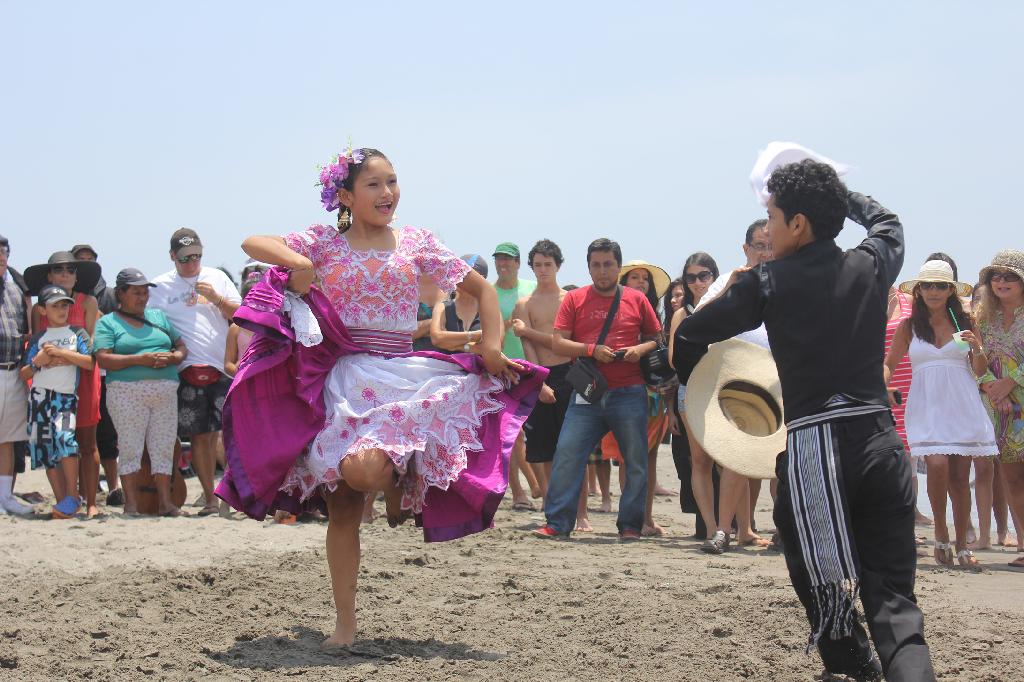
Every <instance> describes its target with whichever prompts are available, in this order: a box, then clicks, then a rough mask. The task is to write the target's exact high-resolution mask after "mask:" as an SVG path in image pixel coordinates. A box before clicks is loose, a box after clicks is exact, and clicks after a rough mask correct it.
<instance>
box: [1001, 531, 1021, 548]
mask: <svg viewBox="0 0 1024 682" xmlns="http://www.w3.org/2000/svg"><path fill="white" fill-rule="evenodd" d="M996 544H997V545H999V546H1000V547H1016V546H1017V538H1015V537H1014V536H1012V535H1009V534H1007V533H1002V534H997V535H996Z"/></svg>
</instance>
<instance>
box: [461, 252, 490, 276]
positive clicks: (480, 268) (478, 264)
mask: <svg viewBox="0 0 1024 682" xmlns="http://www.w3.org/2000/svg"><path fill="white" fill-rule="evenodd" d="M462 260H464V261H466V264H467V265H468V266H469V267H471V268H473V269H474V270H476V271H477V272H479V273H480V276H481V277H483V278H484V279H487V272H488V269H487V261H486V260H484V257H483V256H481V255H479V254H476V253H467V254H466V255H465V256H463V257H462Z"/></svg>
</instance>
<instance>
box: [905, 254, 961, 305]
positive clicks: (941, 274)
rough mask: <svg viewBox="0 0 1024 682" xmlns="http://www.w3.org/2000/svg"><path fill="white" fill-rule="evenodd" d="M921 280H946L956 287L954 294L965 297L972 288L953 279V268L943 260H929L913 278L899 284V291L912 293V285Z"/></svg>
mask: <svg viewBox="0 0 1024 682" xmlns="http://www.w3.org/2000/svg"><path fill="white" fill-rule="evenodd" d="M921 282H947V283H949V284H952V285H953V288H955V289H956V295H957V296H959V297H960V298H965V297H967V296H970V295H971V291H972V290H973V289H974V287H972V286H971V285H970V284H966V283H964V282H957V281H956V280H955V279H953V268H952V267H950V265H949V263H947V262H946V261H944V260H930V261H928V262H926V263H925V264H924V265H922V266H921V270H920V272H918V273H917V277H915V278H914V279H908V280H907V281H906V282H903V283H902V284H900V291H902V292H903V293H905V294H912V293H914V287H915V286H917V285H918V284H920V283H921Z"/></svg>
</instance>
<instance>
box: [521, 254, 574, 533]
mask: <svg viewBox="0 0 1024 682" xmlns="http://www.w3.org/2000/svg"><path fill="white" fill-rule="evenodd" d="M528 262H529V265H530V268H531V269H532V270H533V274H534V275H535V276H536V277H537V288H536V289H535V290H534V291H533V292H532V293H530V294H528V295H527V296H523V297H522V298H520V299H519V301H517V302H516V307H515V309H514V310H513V312H512V319H511V326H512V332H513V333H514V334H515V335H516V336H517V337H519V339H520V340H521V341H522V343H523V352H524V354H525V355H526V359H527V360H529V361H530V362H533V363H535V364H538V365H543V366H544V367H547V368H548V369H549V370H550V374H549V375H548V379H547V382H546V383H545V384H544V387H543V388H542V389H541V394H540V401H541V403H540V404H539V405H537V407H536V408H534V410H533V413H532V414H531V415H530V418H529V419H528V420H527V422H526V427H525V431H526V461H527V462H528V463H529V465H530V467H531V468H532V469H533V472H534V474H535V475H536V476H537V482H538V483H539V484H540V488H541V491H542V494H543V495H547V488H548V478H549V477H550V476H551V461H552V459H553V458H554V456H555V446H556V445H557V444H558V434H559V432H560V431H561V429H562V421H563V420H564V419H565V411H566V410H567V409H568V407H569V399H570V394H571V393H572V387H571V386H570V385H569V384H568V382H567V381H566V380H565V375H566V373H567V372H568V371H569V365H570V364H571V363H570V359H569V358H567V357H564V356H562V355H558V354H556V353H554V352H552V350H551V333H552V331H553V330H554V328H555V316H556V315H557V314H558V308H559V306H560V305H561V304H562V298H563V297H564V296H565V291H564V290H563V289H562V288H561V287H560V286H558V269H559V268H560V267H562V250H561V249H559V248H558V245H557V244H555V243H554V242H552V241H550V240H548V239H542V240H540V241H539V242H537V244H536V245H535V246H534V247H533V248H532V249H531V250H530V254H529V259H528ZM578 521H579V523H577V526H581V525H582V526H585V527H583V528H577V529H578V530H590V524H589V522H588V521H587V518H586V496H585V495H584V497H583V513H582V516H580V517H578Z"/></svg>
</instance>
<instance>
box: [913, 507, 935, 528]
mask: <svg viewBox="0 0 1024 682" xmlns="http://www.w3.org/2000/svg"><path fill="white" fill-rule="evenodd" d="M933 524H934V522H933V521H932V520H931V519H930V518H928V517H927V516H925V515H924V514H922V513H921V512H919V511H917V510H914V525H916V526H931V525H933Z"/></svg>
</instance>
